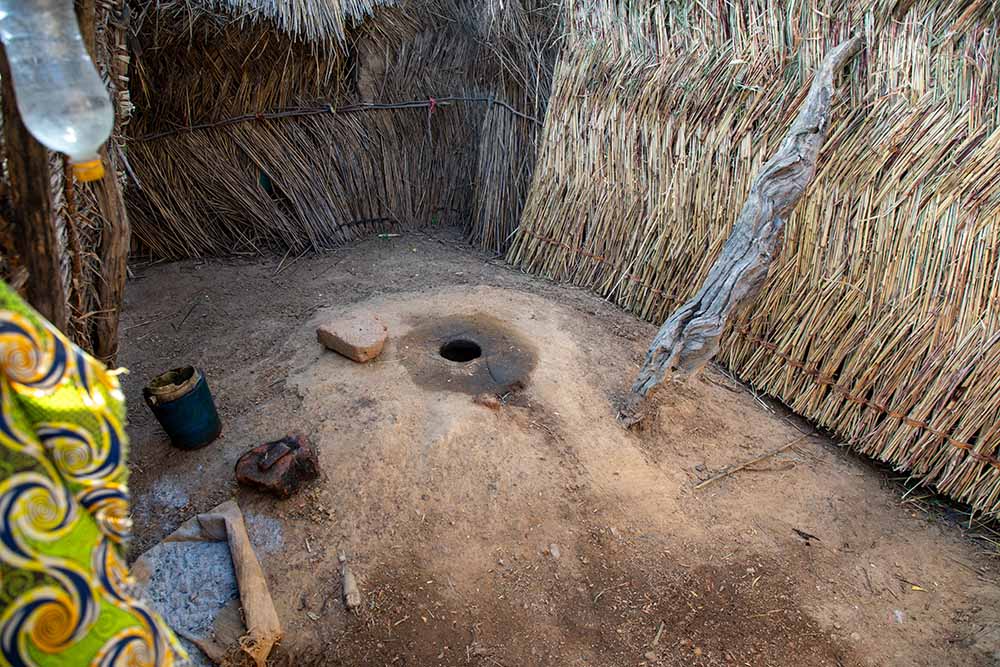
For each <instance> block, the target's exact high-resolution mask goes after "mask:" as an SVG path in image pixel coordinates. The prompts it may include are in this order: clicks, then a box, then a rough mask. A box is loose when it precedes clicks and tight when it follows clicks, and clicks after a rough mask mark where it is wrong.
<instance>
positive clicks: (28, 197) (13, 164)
mask: <svg viewBox="0 0 1000 667" xmlns="http://www.w3.org/2000/svg"><path fill="white" fill-rule="evenodd" d="M0 78H2V82H0V85H2V95H3V100H2V107H3V134H4V141H5V142H6V147H7V180H8V181H9V182H10V199H11V205H12V209H13V210H12V213H11V218H12V222H13V232H14V244H15V247H16V248H17V252H18V255H20V259H21V264H22V266H24V268H25V269H27V271H28V283H27V286H26V287H25V297H26V298H27V300H28V303H30V304H31V305H32V306H33V307H34V308H35V310H37V311H38V312H39V313H41V314H42V316H43V317H45V319H47V320H48V321H49V322H51V323H52V324H54V325H55V326H56V327H58V328H59V329H60V330H61V331H63V332H67V333H68V326H67V325H68V318H67V308H66V294H65V290H64V288H63V280H62V270H61V268H60V261H59V257H60V252H59V246H60V244H59V235H58V234H57V232H56V224H55V215H54V212H53V210H52V191H51V187H52V186H51V182H50V180H49V153H48V151H47V150H46V148H45V147H44V146H42V145H41V144H40V143H38V142H37V141H36V140H35V138H34V137H32V136H31V134H30V133H29V132H28V130H27V128H26V127H24V123H22V122H21V116H20V114H19V113H18V111H17V104H16V102H15V98H14V86H13V85H12V84H11V77H10V64H9V63H8V62H7V54H6V52H5V51H4V50H3V48H2V47H0Z"/></svg>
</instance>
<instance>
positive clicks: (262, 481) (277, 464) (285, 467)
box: [236, 434, 319, 498]
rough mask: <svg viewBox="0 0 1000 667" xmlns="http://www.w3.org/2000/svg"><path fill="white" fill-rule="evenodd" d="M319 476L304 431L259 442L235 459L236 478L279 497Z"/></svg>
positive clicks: (317, 464)
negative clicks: (300, 433)
mask: <svg viewBox="0 0 1000 667" xmlns="http://www.w3.org/2000/svg"><path fill="white" fill-rule="evenodd" d="M317 477H319V459H318V458H317V456H316V452H315V450H313V448H312V447H310V446H309V442H308V441H307V440H306V438H305V436H303V435H297V434H296V435H290V436H287V437H284V438H282V439H281V440H275V441H274V442H266V443H264V444H263V445H258V446H256V447H254V448H253V449H251V450H250V451H248V452H246V453H245V454H243V456H241V457H240V458H239V460H238V461H237V462H236V481H237V482H239V483H240V484H244V485H246V486H250V487H253V488H256V489H259V490H261V491H267V492H268V493H272V494H274V495H276V496H278V497H279V498H288V497H290V496H292V495H294V494H295V493H296V492H298V490H299V489H300V488H302V485H304V484H306V483H307V482H311V481H312V480H314V479H316V478H317Z"/></svg>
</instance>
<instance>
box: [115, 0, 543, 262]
mask: <svg viewBox="0 0 1000 667" xmlns="http://www.w3.org/2000/svg"><path fill="white" fill-rule="evenodd" d="M196 4H197V3H196ZM286 4H287V3H286ZM376 4H380V5H389V4H397V3H387V2H382V3H372V4H370V5H367V6H369V7H370V8H374V6H375V5H376ZM347 5H348V3H344V5H343V6H342V7H341V9H342V10H343V11H345V12H347ZM206 6H207V5H206V3H201V4H198V5H197V7H198V8H197V9H196V10H194V11H191V10H189V9H188V5H187V3H185V2H161V3H158V5H157V7H156V9H155V12H154V11H151V13H150V14H149V15H147V16H145V17H144V18H143V21H142V22H141V23H140V24H139V25H138V26H137V27H136V31H137V33H138V41H139V43H140V44H141V45H142V46H141V49H140V51H139V53H137V54H136V57H135V72H136V75H135V77H134V81H133V96H134V98H135V99H136V103H137V106H138V108H139V109H140V111H139V113H138V114H137V118H136V120H135V122H134V123H133V124H132V136H133V141H132V142H131V143H130V155H129V161H130V164H131V166H132V168H133V175H134V177H135V184H136V187H133V188H131V192H130V211H131V212H132V213H133V226H134V229H135V234H136V237H137V239H138V241H139V243H140V245H141V246H142V247H144V249H145V250H148V251H150V252H152V253H153V254H154V255H157V256H160V257H184V256H193V255H205V254H219V253H227V252H233V251H247V250H249V251H261V250H263V249H264V248H267V247H274V246H278V247H282V248H285V247H287V248H293V249H298V248H304V247H323V246H330V245H335V244H338V243H342V242H344V241H347V240H350V239H353V238H356V237H358V236H361V235H366V234H371V233H374V232H376V231H381V230H389V229H396V228H398V227H399V226H421V225H429V224H436V223H451V224H459V225H463V226H466V227H467V228H468V229H469V231H470V236H472V237H474V238H475V239H476V240H477V242H479V243H480V244H481V245H482V246H483V247H488V248H490V249H492V250H494V251H496V252H501V251H503V250H505V249H506V247H507V244H508V243H509V237H510V234H511V231H512V230H513V229H514V227H515V226H516V223H517V220H518V219H519V217H520V211H521V207H522V206H523V202H524V200H525V199H526V197H527V189H528V184H529V183H530V179H531V169H532V166H533V161H534V154H535V142H536V139H537V136H538V134H539V131H540V127H539V122H538V120H537V119H539V118H541V117H542V116H543V114H544V101H545V99H546V98H547V93H548V88H547V86H548V83H549V81H550V79H551V68H552V63H553V62H554V55H553V53H554V52H553V50H552V48H551V47H550V44H551V41H552V39H553V35H552V32H553V31H552V28H553V24H554V22H555V15H554V12H553V10H552V9H551V8H550V6H549V4H548V3H543V2H541V1H540V0H521V1H520V2H509V1H504V2H500V1H499V0H497V1H495V2H486V3H482V2H472V1H471V0H434V1H429V2H425V3H403V4H400V6H398V7H382V8H381V9H377V10H375V9H372V11H373V12H374V15H373V16H371V17H370V18H368V19H367V20H366V21H364V22H363V23H361V24H359V25H355V26H354V27H353V28H352V29H351V30H350V31H349V32H348V35H347V36H348V38H349V39H348V40H347V46H346V47H344V46H343V44H342V42H343V40H342V39H341V38H340V36H338V35H336V34H332V33H329V32H322V35H323V36H322V37H321V38H317V39H316V40H313V41H309V40H306V41H297V40H296V39H295V37H296V36H301V35H305V36H307V37H308V36H312V35H315V34H318V33H315V31H314V32H313V33H310V32H308V31H304V29H303V30H298V31H291V34H288V33H287V32H285V31H284V30H285V28H287V24H286V23H283V22H282V21H277V22H276V23H275V22H274V21H268V20H266V16H267V15H266V13H264V14H263V16H264V17H265V18H264V19H261V18H260V17H261V14H260V13H257V14H255V15H254V16H255V18H254V20H252V21H249V20H244V19H242V18H239V16H234V15H230V14H227V13H212V12H209V11H207V10H206ZM212 6H215V5H212ZM226 6H227V7H228V8H229V9H230V10H231V9H232V6H231V5H230V4H228V3H227V4H226ZM333 6H334V3H332V2H331V3H329V4H328V5H324V7H327V9H329V8H330V7H333ZM352 6H354V5H353V4H352ZM358 6H360V5H358ZM324 11H326V10H324ZM330 11H333V10H332V9H331V10H330ZM351 11H353V13H352V14H350V15H351V16H354V17H355V18H356V17H358V16H360V15H361V13H363V12H359V11H355V10H351ZM365 11H368V10H365ZM345 16H346V14H345ZM317 30H318V28H317ZM445 97H446V98H463V99H468V100H475V101H476V102H477V103H475V104H473V103H454V104H437V103H436V102H431V101H430V100H431V98H445ZM420 100H423V102H419V101H420ZM403 101H407V102H408V101H417V102H418V103H413V104H402V105H400V104H397V103H399V102H403ZM361 107H364V108H363V109H361V110H363V111H365V112H364V113H358V112H357V111H358V110H359V108H361ZM376 107H377V108H376ZM386 107H389V108H386ZM401 107H402V108H401ZM296 108H310V109H313V110H314V111H312V112H310V113H309V115H303V114H300V113H297V112H294V111H292V112H283V111H279V110H284V109H296ZM317 108H318V109H323V108H329V111H330V112H329V113H328V114H322V113H320V114H317V113H315V109H317ZM342 108H343V109H351V110H352V112H351V113H343V112H341V111H340V109H342ZM274 112H277V113H274ZM246 114H249V115H250V117H251V118H250V119H249V120H247V119H243V120H240V122H237V123H230V124H225V125H221V126H213V127H208V128H204V129H198V130H194V131H191V132H184V131H182V132H179V133H178V132H177V130H178V129H181V130H183V128H191V127H192V126H201V125H204V124H213V123H219V122H227V123H228V119H231V118H233V117H235V116H244V115H246ZM164 134H166V135H167V136H163V135H164ZM150 135H151V136H150Z"/></svg>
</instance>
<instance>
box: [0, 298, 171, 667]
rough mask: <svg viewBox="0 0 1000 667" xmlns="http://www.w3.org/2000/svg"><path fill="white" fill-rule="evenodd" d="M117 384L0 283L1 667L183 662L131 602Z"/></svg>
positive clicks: (158, 666) (140, 606)
mask: <svg viewBox="0 0 1000 667" xmlns="http://www.w3.org/2000/svg"><path fill="white" fill-rule="evenodd" d="M126 446H127V442H126V437H125V403H124V399H123V396H122V392H121V389H120V388H119V385H118V379H117V377H116V376H115V375H114V374H113V373H111V372H109V371H108V370H107V369H106V368H105V367H104V365H103V364H101V363H100V362H98V361H97V360H95V359H93V358H92V357H90V356H89V355H87V354H86V353H84V352H83V351H82V350H80V349H79V348H77V347H76V346H75V345H73V344H72V343H70V342H69V340H68V339H67V338H66V337H65V336H64V335H63V334H62V333H60V332H59V331H58V330H57V329H56V328H55V327H53V326H52V325H50V324H49V323H48V322H46V321H45V320H44V318H42V317H41V316H40V315H38V314H37V313H36V312H35V311H33V310H32V309H31V308H30V307H28V306H27V305H26V304H25V303H24V302H23V301H22V300H21V299H20V298H19V297H18V296H17V294H15V293H14V291H13V290H11V289H10V287H8V286H7V285H5V284H4V283H3V282H2V281H0V665H2V666H4V667H7V666H10V667H49V666H50V665H59V666H60V667H63V666H65V667H70V666H76V665H79V666H81V667H172V666H175V665H180V664H182V663H184V662H186V656H185V655H184V651H183V649H181V648H180V646H179V644H178V643H177V639H176V638H175V637H174V635H173V633H172V632H171V631H170V629H169V628H168V627H167V626H166V624H165V623H164V622H163V620H162V619H161V618H160V617H159V616H158V615H157V614H156V613H154V612H153V611H152V610H151V609H150V608H149V607H148V606H146V605H145V604H144V603H143V601H142V600H140V599H138V598H137V597H136V592H135V591H134V589H133V585H132V580H131V578H130V576H129V573H128V569H127V568H126V565H125V562H124V559H123V557H122V554H121V549H122V544H123V542H124V540H125V539H126V538H128V536H129V533H130V531H131V519H130V518H129V497H128V488H127V487H126V481H127V477H128V467H127V451H126Z"/></svg>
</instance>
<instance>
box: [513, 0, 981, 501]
mask: <svg viewBox="0 0 1000 667" xmlns="http://www.w3.org/2000/svg"><path fill="white" fill-rule="evenodd" d="M580 4H581V6H582V5H583V4H586V5H587V7H588V11H587V12H582V11H580V12H577V13H576V14H574V21H573V22H572V25H573V26H574V29H573V31H572V32H571V34H570V35H569V36H568V37H567V42H566V46H565V48H564V50H563V52H562V57H561V58H560V60H559V62H558V64H557V67H556V73H555V79H554V81H553V93H552V96H551V97H550V99H549V106H548V115H547V119H546V126H545V136H544V144H543V148H542V150H541V154H540V156H539V160H538V164H537V166H536V170H535V180H534V183H533V186H532V189H531V193H530V196H529V200H528V202H527V204H526V206H525V209H524V215H523V218H522V223H521V226H520V229H519V232H518V235H517V236H516V241H515V246H514V248H513V250H512V251H511V253H510V254H509V255H508V257H509V259H510V260H511V261H512V262H514V263H515V264H517V265H518V266H520V267H523V268H525V269H527V270H529V271H532V272H535V273H540V274H544V275H547V276H550V277H552V278H555V279H558V280H563V281H569V282H573V283H575V284H579V285H583V286H586V287H589V288H592V289H594V290H596V291H597V292H599V293H600V294H602V295H605V296H607V297H608V298H609V299H612V300H614V301H615V302H617V303H619V304H621V305H622V306H624V307H626V308H628V309H630V310H632V311H634V312H636V313H637V314H639V315H641V316H643V317H645V318H648V319H650V320H652V321H655V322H662V321H663V319H664V318H665V317H666V316H667V315H668V314H669V313H670V312H671V311H672V310H673V309H674V308H676V307H677V306H678V305H679V304H680V303H682V302H683V301H684V300H686V299H687V298H689V297H690V296H691V294H692V293H693V291H694V290H695V289H697V287H698V286H699V285H700V284H701V282H702V281H703V279H704V276H705V273H706V272H707V270H708V267H709V266H710V265H711V263H712V262H713V260H714V259H715V257H716V256H717V254H718V252H719V250H720V248H721V246H722V243H723V242H724V240H725V239H726V237H727V235H728V234H729V231H730V229H731V228H732V225H733V221H734V220H735V218H736V215H737V213H738V212H739V210H740V208H741V206H742V204H743V202H744V198H745V197H746V193H747V191H748V189H749V186H750V182H751V179H752V178H753V176H754V175H755V174H756V173H757V172H758V170H759V167H760V164H761V162H762V160H764V159H765V158H766V157H767V156H769V155H770V154H771V153H772V152H773V150H774V147H775V144H776V142H777V141H778V140H779V139H780V138H781V136H782V135H783V134H784V132H785V131H786V130H787V127H788V125H789V122H790V120H791V118H792V116H793V115H794V114H795V113H796V111H797V107H798V105H799V102H800V101H801V99H802V96H803V95H804V93H805V91H806V89H807V87H808V84H809V82H810V77H811V74H812V72H813V71H814V69H815V67H816V66H817V64H818V63H819V62H820V60H821V58H822V57H823V55H824V54H825V53H826V52H827V51H828V50H829V49H830V48H831V47H832V46H833V45H834V44H836V43H838V42H839V41H841V40H843V39H844V38H845V37H847V36H848V35H850V34H855V33H859V34H861V35H862V36H863V37H864V38H865V39H866V41H867V44H868V45H867V49H866V51H865V53H864V54H862V56H861V57H860V58H859V59H858V60H857V61H856V62H855V63H854V64H853V65H852V66H851V68H850V69H849V76H847V77H845V80H846V81H847V85H846V86H845V87H844V89H843V93H842V98H841V99H840V101H839V103H838V104H837V112H836V114H835V119H834V121H833V123H832V130H831V134H830V136H829V138H828V140H827V143H826V145H825V147H824V150H823V153H822V154H821V157H820V161H819V170H818V172H817V175H816V178H815V180H814V182H813V184H812V185H811V187H810V188H809V190H808V191H807V192H806V194H805V196H804V197H803V199H802V201H801V203H800V204H799V206H798V207H797V209H796V210H795V213H794V214H793V215H792V216H791V218H790V219H789V220H788V222H787V227H786V232H785V243H784V250H783V252H782V253H781V255H780V257H779V258H778V259H777V260H776V261H775V263H774V265H772V268H771V272H770V275H769V277H768V282H767V284H766V285H765V287H764V289H763V291H762V293H761V295H760V296H759V297H758V299H757V301H756V302H755V303H754V305H753V306H752V307H751V308H749V309H748V310H747V311H746V312H744V313H743V314H742V316H741V317H740V318H739V321H737V322H736V323H735V325H734V326H732V327H730V329H729V330H728V332H727V334H726V336H725V338H724V340H723V348H722V352H721V354H720V356H719V360H720V361H722V362H723V363H724V364H725V365H727V366H728V367H729V368H731V369H732V370H733V371H735V372H736V373H737V375H739V376H740V377H741V378H742V379H744V380H747V381H749V382H750V383H752V384H753V385H754V386H756V387H758V388H760V389H761V390H763V391H764V392H766V393H769V394H772V395H774V396H777V397H780V398H781V399H782V400H784V401H785V402H786V403H787V404H788V405H790V406H791V407H792V408H793V409H794V410H795V411H796V412H798V413H800V414H802V415H805V416H807V417H809V418H811V419H814V420H815V421H816V422H818V423H819V424H821V425H823V426H825V427H827V428H829V429H831V430H833V431H835V432H836V433H838V434H839V435H840V436H842V437H843V438H844V439H845V440H847V441H848V442H850V443H851V444H852V445H853V446H854V447H855V448H857V449H858V450H859V451H862V452H864V453H866V454H869V455H871V456H874V457H877V458H879V459H881V460H884V461H888V462H891V463H892V464H893V465H895V466H897V467H898V468H899V469H901V470H905V471H907V472H908V473H909V474H910V475H912V476H913V478H914V479H915V480H917V481H920V482H922V483H926V484H933V485H935V486H937V488H938V489H940V490H941V491H943V492H945V493H947V494H949V495H951V496H953V497H955V498H957V499H959V500H962V501H966V502H968V503H970V504H972V505H973V506H974V507H976V508H978V509H982V510H985V511H988V512H991V513H994V514H996V513H998V512H1000V391H998V380H997V378H998V371H1000V259H998V258H1000V254H998V238H1000V162H998V161H997V160H996V158H995V156H996V153H997V150H998V148H1000V116H998V115H997V109H998V108H1000V48H998V46H1000V44H998V43H997V41H998V38H1000V17H998V13H997V9H996V3H992V2H982V1H979V0H903V1H895V0H881V1H878V2H869V1H868V0H836V1H834V2H823V3H813V2H797V3H775V2H772V1H771V0H741V1H739V2H718V3H714V2H713V3H708V2H671V3H659V4H657V3H652V5H651V3H648V2H621V0H590V1H588V2H587V3H580Z"/></svg>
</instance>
